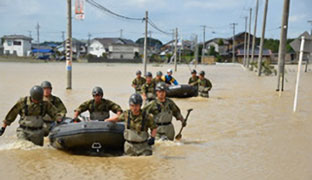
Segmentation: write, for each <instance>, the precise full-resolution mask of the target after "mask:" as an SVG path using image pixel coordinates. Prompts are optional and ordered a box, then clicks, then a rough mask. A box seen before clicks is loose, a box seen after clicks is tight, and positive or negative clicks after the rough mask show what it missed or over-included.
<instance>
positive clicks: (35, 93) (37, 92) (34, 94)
mask: <svg viewBox="0 0 312 180" xmlns="http://www.w3.org/2000/svg"><path fill="white" fill-rule="evenodd" d="M30 97H31V98H32V99H34V100H36V101H42V99H43V89H42V87H41V86H38V85H36V86H33V87H32V88H31V89H30Z"/></svg>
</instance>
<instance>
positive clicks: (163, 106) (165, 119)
mask: <svg viewBox="0 0 312 180" xmlns="http://www.w3.org/2000/svg"><path fill="white" fill-rule="evenodd" d="M166 90H167V86H166V84H165V83H158V84H157V85H156V95H157V99H156V100H154V101H152V102H150V103H148V104H147V105H146V106H145V107H144V108H143V111H146V112H147V113H150V114H153V115H154V120H155V122H156V125H157V126H158V127H157V136H156V138H157V139H168V140H172V141H173V140H174V135H175V131H174V127H173V124H172V117H173V116H174V117H175V118H176V119H177V120H180V121H181V122H182V126H186V122H185V120H184V118H183V116H182V114H181V111H180V109H179V107H178V106H177V105H176V104H175V103H174V102H173V101H172V100H171V99H169V98H167V97H166Z"/></svg>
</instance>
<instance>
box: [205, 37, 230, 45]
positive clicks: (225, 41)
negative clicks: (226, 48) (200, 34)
mask: <svg viewBox="0 0 312 180" xmlns="http://www.w3.org/2000/svg"><path fill="white" fill-rule="evenodd" d="M220 40H222V41H223V43H224V44H225V45H227V44H229V41H228V40H227V39H224V38H213V39H210V40H208V41H206V42H205V44H208V43H210V42H215V43H219V41H220Z"/></svg>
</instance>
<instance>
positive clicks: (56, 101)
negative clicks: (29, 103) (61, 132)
mask: <svg viewBox="0 0 312 180" xmlns="http://www.w3.org/2000/svg"><path fill="white" fill-rule="evenodd" d="M43 100H44V101H48V102H50V103H51V104H52V105H54V107H55V108H56V110H57V112H58V113H59V114H60V115H61V116H62V117H65V115H66V113H67V110H66V107H65V105H64V104H63V102H62V100H61V99H60V98H58V97H56V96H53V95H51V96H49V97H43Z"/></svg>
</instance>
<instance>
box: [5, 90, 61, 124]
mask: <svg viewBox="0 0 312 180" xmlns="http://www.w3.org/2000/svg"><path fill="white" fill-rule="evenodd" d="M45 114H48V115H49V116H50V117H51V118H52V120H53V121H56V120H57V119H58V118H61V117H62V116H61V115H60V114H58V113H57V110H56V108H55V107H54V106H53V105H52V104H51V103H50V102H46V101H42V102H40V103H34V102H32V101H31V99H30V97H29V96H26V97H23V98H20V99H19V100H18V101H17V103H16V104H15V105H14V106H13V107H12V108H11V109H10V111H9V112H8V114H7V115H6V117H5V120H4V121H3V122H4V123H5V124H7V125H10V124H11V123H12V122H14V121H15V119H16V117H17V115H20V116H21V118H22V119H23V118H24V117H25V116H42V117H43V116H44V115H45Z"/></svg>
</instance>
